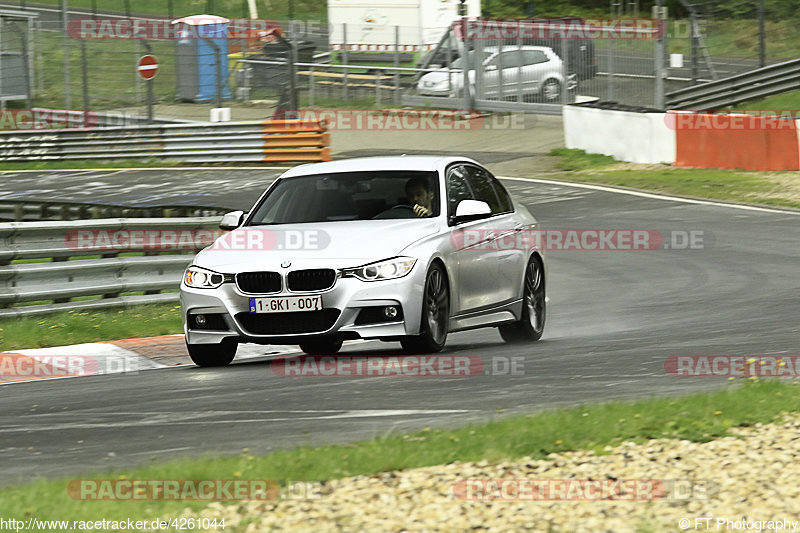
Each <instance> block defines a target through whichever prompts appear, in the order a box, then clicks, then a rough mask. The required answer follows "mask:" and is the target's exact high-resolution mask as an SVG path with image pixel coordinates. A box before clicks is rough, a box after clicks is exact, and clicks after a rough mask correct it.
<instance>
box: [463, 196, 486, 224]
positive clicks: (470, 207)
mask: <svg viewBox="0 0 800 533" xmlns="http://www.w3.org/2000/svg"><path fill="white" fill-rule="evenodd" d="M491 215H492V208H491V207H489V204H487V203H486V202H481V201H480V200H461V201H460V202H458V206H457V207H456V216H455V217H454V223H455V224H460V223H462V222H467V221H470V220H479V219H481V218H489V217H490V216H491Z"/></svg>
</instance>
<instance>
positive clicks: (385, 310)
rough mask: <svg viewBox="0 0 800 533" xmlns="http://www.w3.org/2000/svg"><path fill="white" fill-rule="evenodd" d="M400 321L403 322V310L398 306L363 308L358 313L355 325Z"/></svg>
mask: <svg viewBox="0 0 800 533" xmlns="http://www.w3.org/2000/svg"><path fill="white" fill-rule="evenodd" d="M401 320H403V308H402V307H400V306H399V305H387V306H382V307H365V308H363V309H362V310H361V311H359V312H358V316H357V317H356V320H355V325H356V326H364V325H366V324H383V323H387V322H400V321H401Z"/></svg>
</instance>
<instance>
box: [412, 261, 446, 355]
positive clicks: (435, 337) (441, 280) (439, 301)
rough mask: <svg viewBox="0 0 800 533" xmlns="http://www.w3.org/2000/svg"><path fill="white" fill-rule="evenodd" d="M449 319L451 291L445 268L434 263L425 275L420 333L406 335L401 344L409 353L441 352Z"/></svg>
mask: <svg viewBox="0 0 800 533" xmlns="http://www.w3.org/2000/svg"><path fill="white" fill-rule="evenodd" d="M449 319H450V291H449V289H448V288H447V277H446V276H445V273H444V268H442V266H441V265H440V264H439V263H433V264H432V265H431V268H430V270H428V275H427V276H426V277H425V289H424V291H423V294H422V318H421V323H420V326H419V330H420V334H419V335H416V336H413V337H406V338H404V339H403V340H401V341H400V344H402V345H403V349H404V350H405V351H406V352H408V353H437V352H441V351H442V348H444V345H445V342H447V328H448V320H449Z"/></svg>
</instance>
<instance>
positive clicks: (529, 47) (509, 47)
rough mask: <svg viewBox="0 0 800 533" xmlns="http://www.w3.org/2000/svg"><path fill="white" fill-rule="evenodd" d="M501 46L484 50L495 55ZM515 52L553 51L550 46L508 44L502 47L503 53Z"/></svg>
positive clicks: (488, 47) (487, 47)
mask: <svg viewBox="0 0 800 533" xmlns="http://www.w3.org/2000/svg"><path fill="white" fill-rule="evenodd" d="M500 49H501V47H500V46H494V45H493V46H484V47H483V50H484V51H485V52H490V53H495V52H497V51H498V50H500ZM514 50H541V51H542V52H544V51H545V50H550V51H553V49H552V48H551V47H549V46H538V45H533V44H523V45H522V46H517V45H515V44H506V45H503V46H502V51H503V52H513V51H514Z"/></svg>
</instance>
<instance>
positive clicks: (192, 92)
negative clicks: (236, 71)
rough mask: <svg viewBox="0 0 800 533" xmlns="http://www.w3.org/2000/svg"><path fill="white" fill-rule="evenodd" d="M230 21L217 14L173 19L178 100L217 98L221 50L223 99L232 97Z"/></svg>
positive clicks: (194, 100)
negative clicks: (175, 36)
mask: <svg viewBox="0 0 800 533" xmlns="http://www.w3.org/2000/svg"><path fill="white" fill-rule="evenodd" d="M228 22H229V20H228V19H226V18H224V17H218V16H216V15H192V16H191V17H183V18H180V19H177V20H173V21H172V24H176V25H177V31H176V35H177V44H176V46H175V54H176V57H175V66H176V71H177V80H178V99H180V100H184V101H190V102H209V101H213V100H215V99H216V97H217V79H218V78H217V53H219V83H220V84H221V85H222V98H231V88H230V84H229V83H228ZM209 40H211V42H213V44H211V42H209ZM214 45H216V47H217V48H218V49H219V52H217V50H215V47H214Z"/></svg>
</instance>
